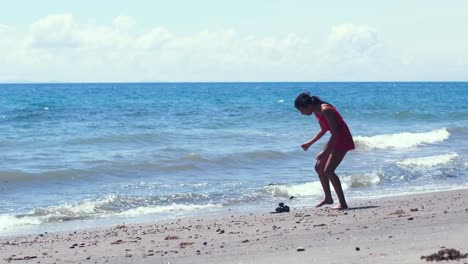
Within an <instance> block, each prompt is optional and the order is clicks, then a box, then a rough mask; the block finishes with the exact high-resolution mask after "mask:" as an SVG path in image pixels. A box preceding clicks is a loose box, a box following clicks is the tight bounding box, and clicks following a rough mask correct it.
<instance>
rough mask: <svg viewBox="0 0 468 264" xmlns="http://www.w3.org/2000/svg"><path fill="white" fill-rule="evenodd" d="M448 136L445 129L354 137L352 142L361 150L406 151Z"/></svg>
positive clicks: (445, 138)
mask: <svg viewBox="0 0 468 264" xmlns="http://www.w3.org/2000/svg"><path fill="white" fill-rule="evenodd" d="M449 136H450V133H449V131H448V130H447V129H446V128H442V129H436V130H432V131H429V132H423V133H410V132H403V133H397V134H383V135H376V136H370V137H364V136H356V137H354V141H355V143H356V146H357V148H358V149H359V148H361V149H407V148H413V147H417V146H421V145H425V144H434V143H437V142H441V141H444V140H447V139H448V138H449Z"/></svg>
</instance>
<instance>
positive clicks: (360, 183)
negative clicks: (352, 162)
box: [341, 171, 384, 189]
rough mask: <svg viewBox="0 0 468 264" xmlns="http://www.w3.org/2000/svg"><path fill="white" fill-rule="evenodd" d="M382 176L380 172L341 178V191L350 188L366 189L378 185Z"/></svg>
mask: <svg viewBox="0 0 468 264" xmlns="http://www.w3.org/2000/svg"><path fill="white" fill-rule="evenodd" d="M383 178H384V174H383V173H382V172H381V171H373V172H371V173H359V174H351V175H346V176H343V177H341V182H342V183H343V189H348V188H350V187H368V186H374V185H378V184H379V183H380V182H381V181H382V179H383Z"/></svg>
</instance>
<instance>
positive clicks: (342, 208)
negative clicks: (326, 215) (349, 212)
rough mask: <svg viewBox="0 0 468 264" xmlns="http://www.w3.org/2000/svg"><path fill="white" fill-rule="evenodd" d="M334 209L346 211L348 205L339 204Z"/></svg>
mask: <svg viewBox="0 0 468 264" xmlns="http://www.w3.org/2000/svg"><path fill="white" fill-rule="evenodd" d="M332 209H333V210H345V209H348V205H347V204H342V203H339V204H337V205H335V206H333V207H332Z"/></svg>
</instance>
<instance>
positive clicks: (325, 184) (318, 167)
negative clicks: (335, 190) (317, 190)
mask: <svg viewBox="0 0 468 264" xmlns="http://www.w3.org/2000/svg"><path fill="white" fill-rule="evenodd" d="M326 163H327V159H326V158H324V159H321V160H317V163H316V164H315V171H316V172H317V174H318V176H319V179H320V183H321V184H322V188H323V192H324V194H325V197H324V198H323V200H322V201H320V202H319V203H318V204H316V205H315V207H320V206H322V205H325V204H333V198H332V196H331V191H330V182H329V179H328V177H327V176H326V175H325V165H326Z"/></svg>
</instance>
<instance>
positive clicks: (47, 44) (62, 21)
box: [26, 14, 81, 48]
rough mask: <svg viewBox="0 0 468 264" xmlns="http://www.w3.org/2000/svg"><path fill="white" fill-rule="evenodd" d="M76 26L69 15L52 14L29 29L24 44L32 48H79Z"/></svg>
mask: <svg viewBox="0 0 468 264" xmlns="http://www.w3.org/2000/svg"><path fill="white" fill-rule="evenodd" d="M76 29H77V25H76V23H75V21H74V18H73V15H71V14H54V15H48V16H46V17H45V18H42V19H40V20H38V21H37V22H34V23H32V24H31V26H30V27H29V36H28V38H27V40H26V44H27V45H28V46H30V47H34V48H73V47H78V46H80V44H81V43H80V40H79V36H78V33H77V31H76Z"/></svg>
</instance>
